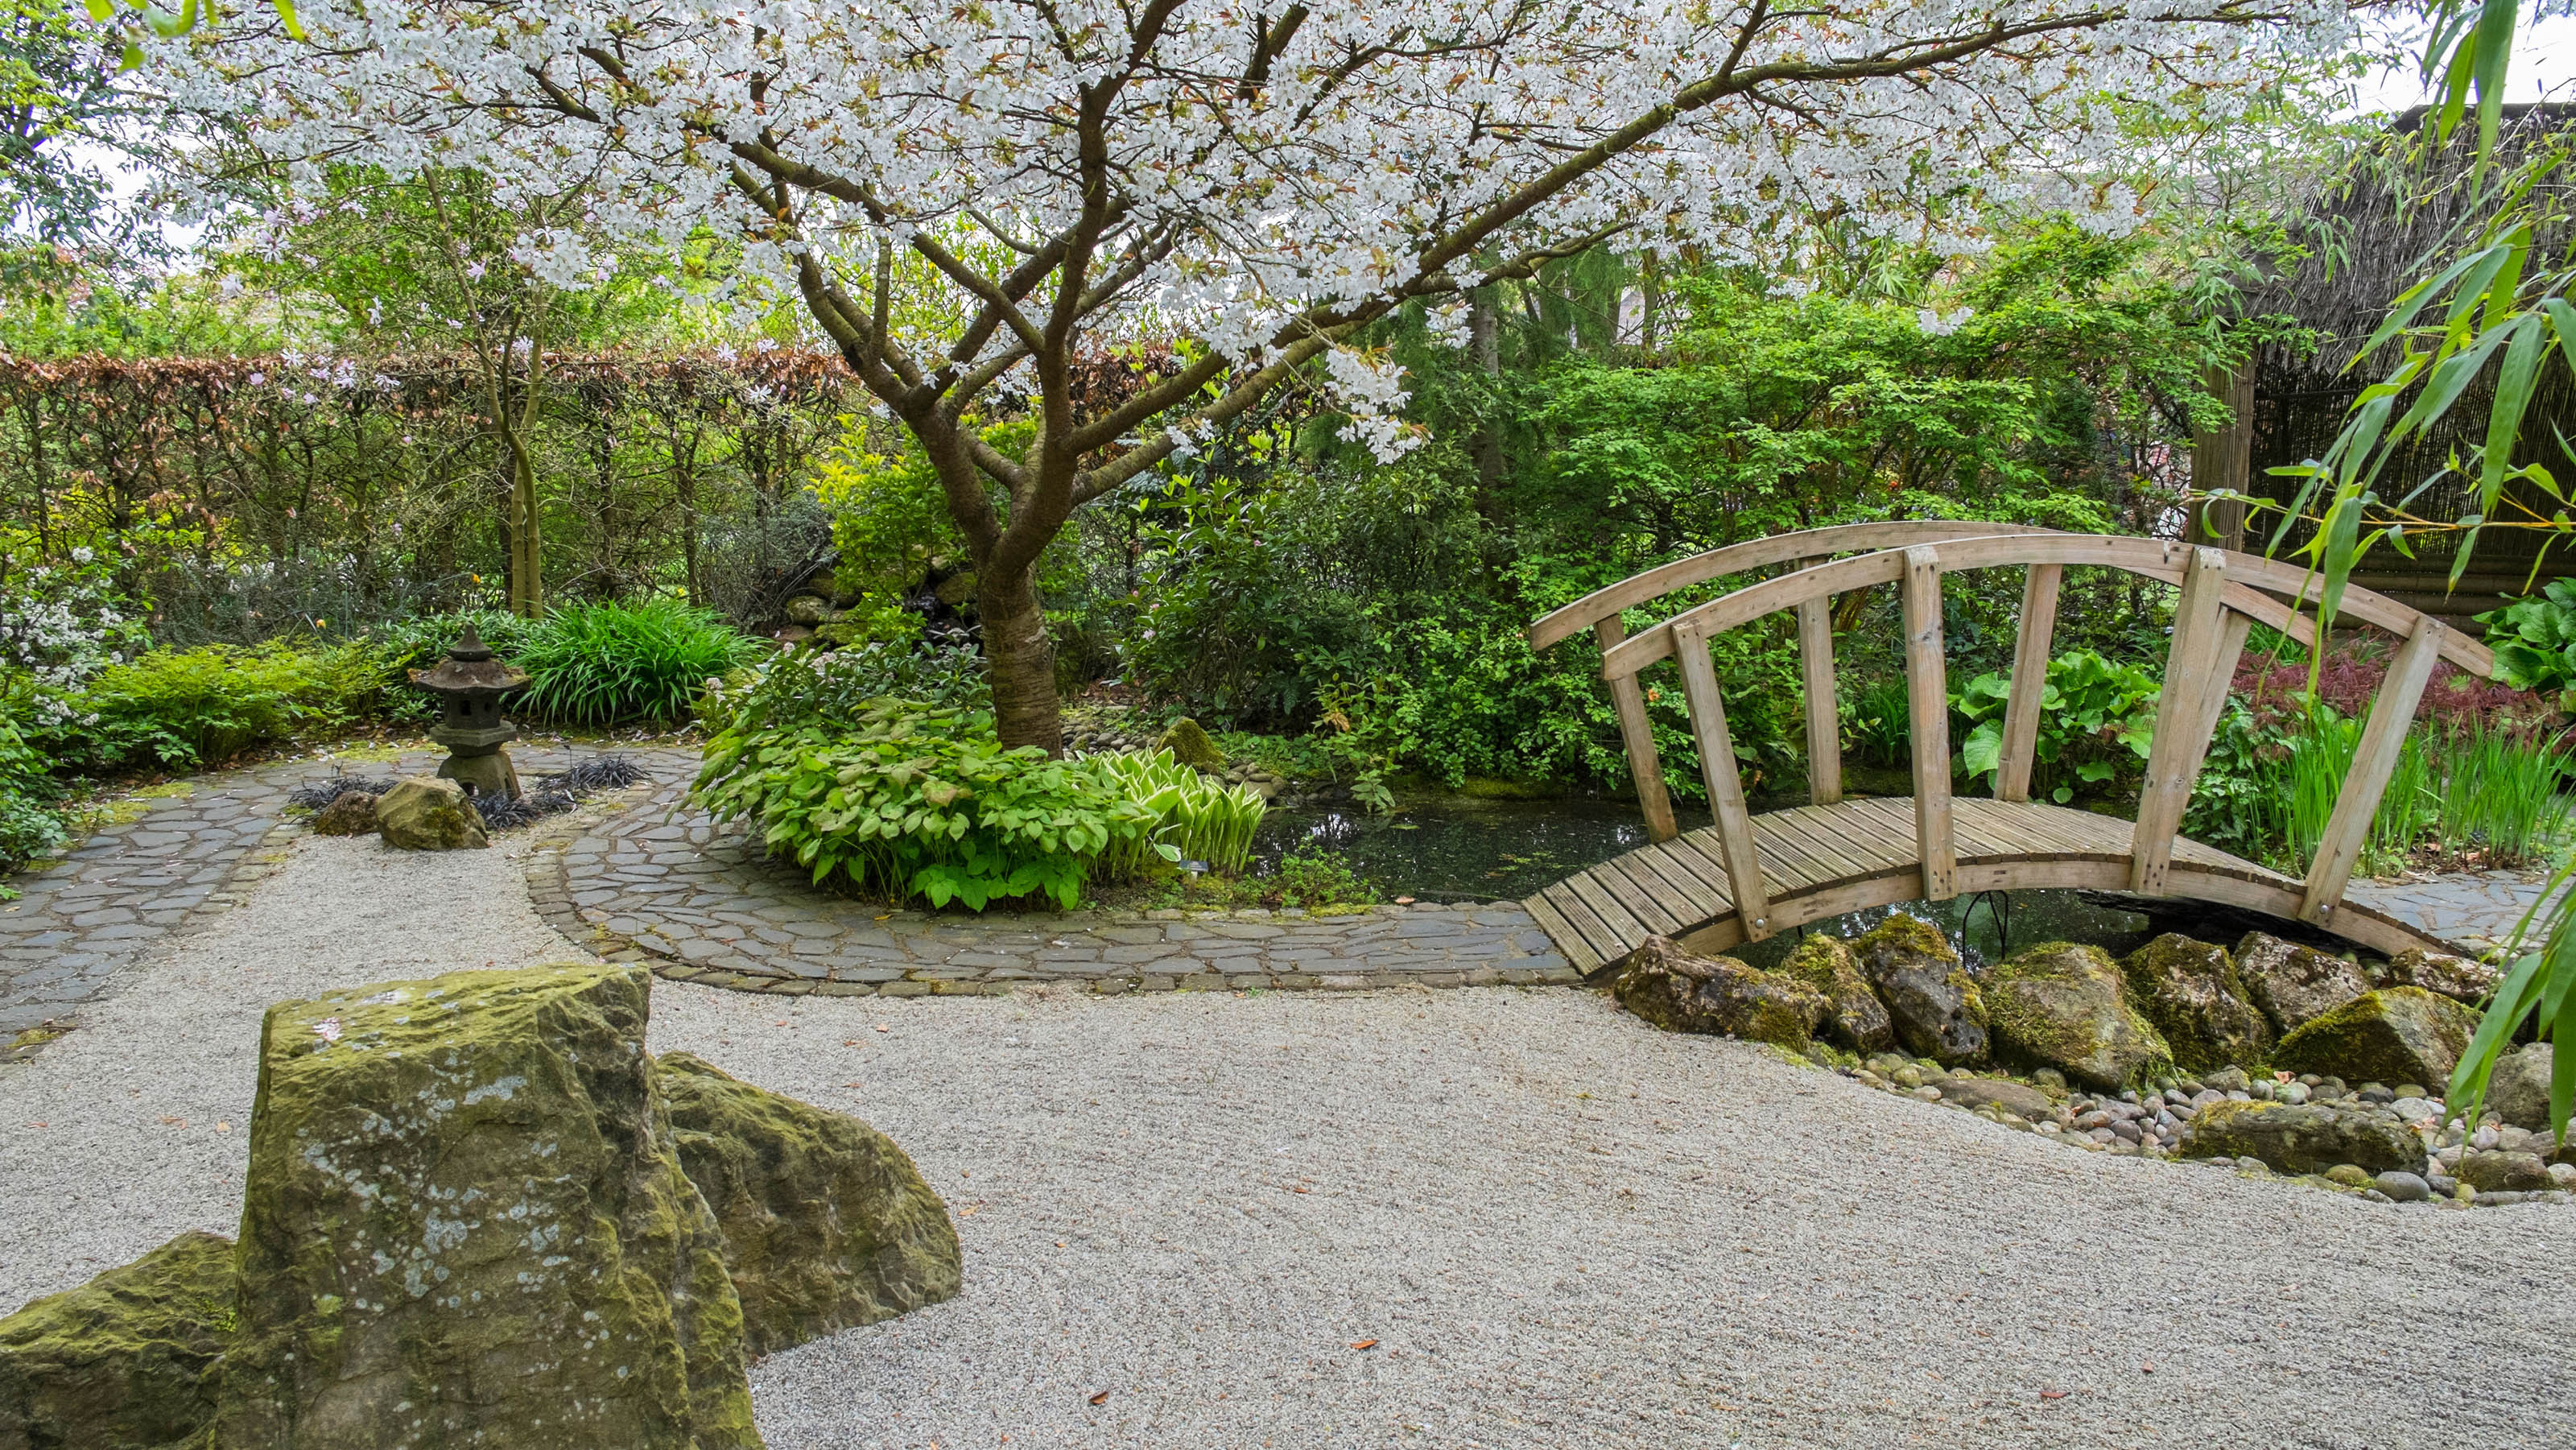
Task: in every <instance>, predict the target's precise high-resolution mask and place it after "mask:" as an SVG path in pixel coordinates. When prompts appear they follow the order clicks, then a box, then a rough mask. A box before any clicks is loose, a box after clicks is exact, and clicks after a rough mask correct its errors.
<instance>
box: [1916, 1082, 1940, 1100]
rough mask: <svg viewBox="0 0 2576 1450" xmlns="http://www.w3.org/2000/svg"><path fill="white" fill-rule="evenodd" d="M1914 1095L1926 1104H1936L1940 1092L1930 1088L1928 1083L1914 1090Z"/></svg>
mask: <svg viewBox="0 0 2576 1450" xmlns="http://www.w3.org/2000/svg"><path fill="white" fill-rule="evenodd" d="M1914 1095H1915V1096H1916V1097H1918V1098H1921V1099H1922V1100H1923V1101H1925V1102H1927V1103H1937V1102H1939V1101H1941V1090H1940V1089H1939V1088H1936V1087H1934V1086H1932V1085H1931V1084H1930V1083H1925V1084H1924V1085H1923V1086H1921V1087H1919V1088H1916V1089H1915V1090H1914Z"/></svg>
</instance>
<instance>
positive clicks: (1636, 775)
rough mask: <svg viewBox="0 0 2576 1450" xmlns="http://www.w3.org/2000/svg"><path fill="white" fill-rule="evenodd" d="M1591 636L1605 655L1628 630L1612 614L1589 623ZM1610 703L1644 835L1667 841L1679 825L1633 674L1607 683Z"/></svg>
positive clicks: (1661, 761)
mask: <svg viewBox="0 0 2576 1450" xmlns="http://www.w3.org/2000/svg"><path fill="white" fill-rule="evenodd" d="M1592 637H1593V638H1594V639H1595V640H1598V641H1599V642H1600V644H1601V650H1602V653H1604V654H1607V653H1609V651H1610V649H1611V647H1612V646H1614V645H1616V644H1618V643H1619V642H1620V641H1621V640H1623V639H1626V638H1627V637H1628V632H1627V631H1626V630H1625V629H1623V628H1621V627H1620V624H1619V616H1618V615H1615V614H1613V615H1611V616H1610V617H1609V618H1608V619H1605V620H1602V621H1601V622H1599V623H1598V624H1595V625H1593V626H1592ZM1610 703H1611V705H1612V706H1614V707H1615V708H1616V709H1617V710H1618V712H1619V743H1620V744H1622V745H1624V746H1626V747H1627V750H1628V778H1629V779H1631V780H1633V781H1635V782H1636V783H1637V806H1638V808H1639V809H1640V810H1643V811H1644V812H1645V813H1646V838H1647V839H1648V840H1653V841H1669V840H1671V839H1672V838H1673V837H1675V836H1678V835H1680V834H1681V827H1680V826H1678V825H1676V824H1675V823H1674V821H1673V798H1672V793H1671V792H1669V791H1667V790H1665V789H1664V762H1663V757H1661V756H1659V755H1657V754H1655V731H1654V727H1653V726H1652V725H1651V724H1649V723H1647V720H1646V696H1645V692H1644V691H1642V690H1640V689H1638V688H1637V677H1636V676H1635V675H1621V676H1619V677H1618V678H1617V679H1614V680H1612V681H1611V682H1610Z"/></svg>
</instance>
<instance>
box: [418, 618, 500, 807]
mask: <svg viewBox="0 0 2576 1450" xmlns="http://www.w3.org/2000/svg"><path fill="white" fill-rule="evenodd" d="M411 682H412V683H413V684H415V685H418V686H420V687H421V688H422V689H424V690H427V691H429V692H430V693H431V694H433V695H436V696H437V697H438V723H437V724H436V725H433V726H431V727H430V731H429V738H430V739H432V740H435V741H437V742H438V743H439V744H441V745H444V746H446V747H447V751H448V755H447V761H446V763H445V764H443V765H441V766H439V767H438V773H439V775H440V776H441V777H443V778H444V779H447V780H452V781H455V782H456V783H457V784H459V785H461V786H463V787H465V788H466V789H467V790H469V791H472V792H473V793H474V794H476V795H478V796H485V797H495V796H497V797H498V798H500V799H502V800H517V799H518V798H519V772H518V770H517V769H516V768H515V767H513V766H512V765H511V764H510V755H509V752H508V751H505V750H503V749H502V748H501V747H502V746H504V745H507V744H509V743H510V742H511V741H513V740H516V739H518V738H519V728H518V727H517V726H515V725H512V724H511V723H510V722H508V721H507V720H504V719H502V718H501V697H502V696H503V695H508V694H512V693H515V692H516V691H519V690H523V689H525V688H527V684H528V673H527V671H525V670H518V669H512V668H511V667H510V666H508V665H505V664H503V663H501V662H500V661H499V660H496V659H494V658H492V647H491V646H490V645H488V644H485V643H484V642H483V637H482V636H481V635H478V634H476V633H475V632H474V626H472V625H470V624H469V625H467V626H465V633H463V634H462V635H459V636H458V637H457V640H456V643H455V644H453V645H451V646H449V647H448V650H447V658H445V659H443V660H440V661H439V662H438V664H437V666H436V667H435V668H433V669H426V670H413V671H412V672H411Z"/></svg>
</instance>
